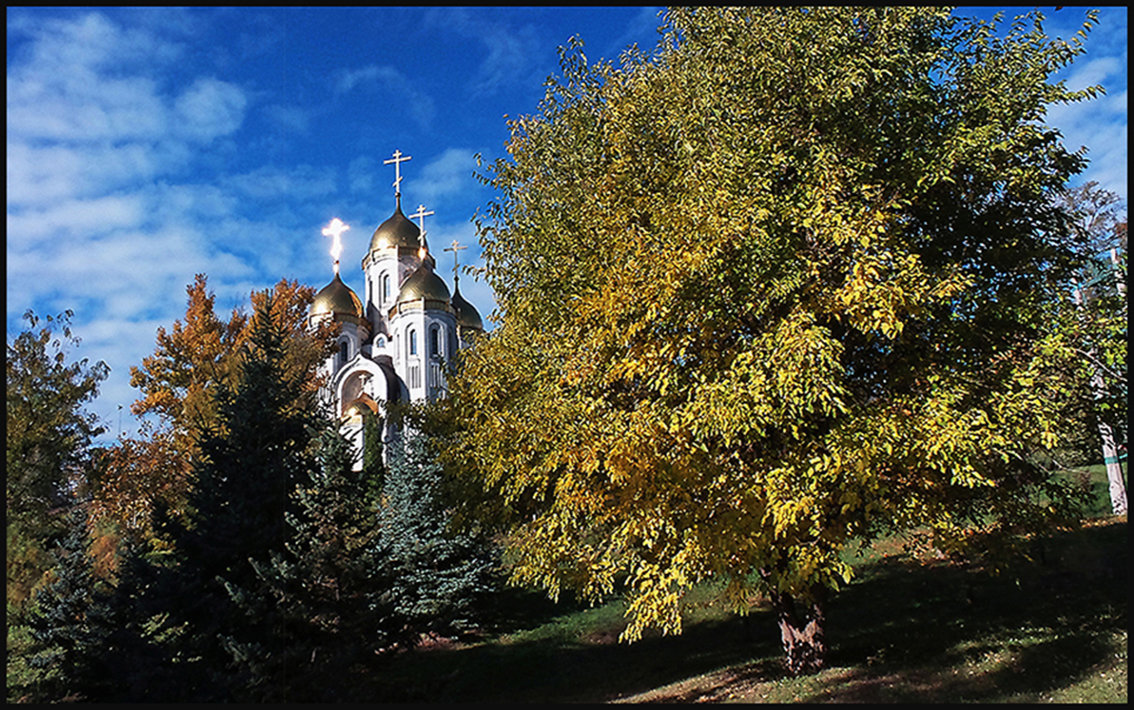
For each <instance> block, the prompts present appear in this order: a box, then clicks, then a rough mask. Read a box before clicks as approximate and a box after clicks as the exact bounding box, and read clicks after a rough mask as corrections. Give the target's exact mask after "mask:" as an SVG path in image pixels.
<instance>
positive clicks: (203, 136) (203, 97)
mask: <svg viewBox="0 0 1134 710" xmlns="http://www.w3.org/2000/svg"><path fill="white" fill-rule="evenodd" d="M247 105H248V99H247V98H246V97H245V96H244V92H243V91H241V90H240V88H238V87H237V86H235V85H234V84H230V83H228V82H226V81H219V80H217V79H212V78H200V79H197V80H196V81H194V82H193V84H192V85H191V86H190V87H189V88H188V89H186V90H185V92H184V93H182V94H181V95H180V96H178V97H177V101H176V103H175V108H176V117H177V121H178V123H177V125H178V126H179V130H180V131H182V132H184V133H185V134H187V135H189V136H192V137H193V138H196V139H198V140H201V141H206V142H207V141H210V140H212V139H214V138H217V137H219V136H226V135H228V134H230V133H232V132H234V131H235V130H236V129H237V128H239V127H240V124H241V122H242V121H243V120H244V109H245V107H246V106H247Z"/></svg>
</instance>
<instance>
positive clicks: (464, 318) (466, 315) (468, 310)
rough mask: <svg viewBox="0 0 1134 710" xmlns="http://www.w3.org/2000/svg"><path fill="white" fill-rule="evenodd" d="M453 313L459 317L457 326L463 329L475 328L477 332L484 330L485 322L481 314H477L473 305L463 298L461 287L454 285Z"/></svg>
mask: <svg viewBox="0 0 1134 710" xmlns="http://www.w3.org/2000/svg"><path fill="white" fill-rule="evenodd" d="M452 304H453V312H454V313H456V316H457V325H458V326H459V327H461V328H475V329H477V330H484V322H483V321H481V319H480V314H479V313H477V311H476V308H474V307H473V304H471V303H469V302H468V301H466V300H465V299H464V297H463V296H461V287H460V286H459V285H457V284H454V288H453V301H452Z"/></svg>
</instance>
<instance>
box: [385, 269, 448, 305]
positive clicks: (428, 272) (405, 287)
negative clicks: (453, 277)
mask: <svg viewBox="0 0 1134 710" xmlns="http://www.w3.org/2000/svg"><path fill="white" fill-rule="evenodd" d="M422 298H424V299H426V300H428V301H443V302H444V303H446V304H448V303H449V287H448V286H446V285H445V282H444V281H442V280H441V277H440V276H438V275H437V274H435V273H433V265H432V263H430V260H429V259H428V258H427V259H425V260H423V261H422V264H421V266H419V267H417V269H416V270H414V272H413V273H412V274H410V275H409V276H407V277H406V280H405V281H404V282H402V287H401V289H400V290H399V291H398V300H397V303H398V305H401V304H402V303H407V302H409V301H417V300H420V299H422Z"/></svg>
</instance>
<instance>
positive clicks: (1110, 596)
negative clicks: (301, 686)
mask: <svg viewBox="0 0 1134 710" xmlns="http://www.w3.org/2000/svg"><path fill="white" fill-rule="evenodd" d="M1126 550H1127V538H1126V520H1125V518H1121V519H1113V518H1112V519H1099V520H1094V521H1089V523H1088V524H1087V525H1086V526H1085V527H1084V528H1083V529H1082V530H1079V531H1077V532H1073V533H1066V534H1060V535H1056V536H1053V537H1050V538H1047V539H1045V540H1043V541H1039V542H1036V543H1035V544H1034V545H1033V548H1032V550H1031V553H1032V556H1033V561H1031V562H1029V561H1026V560H1019V561H1018V562H1017V563H1016V564H1014V565H1013V566H1012V567H1010V568H1009V569H1007V570H1006V571H1004V572H1003V573H1002V574H1000V575H993V574H990V573H989V572H987V571H985V570H982V569H980V568H977V567H974V566H965V565H958V564H953V563H946V562H944V561H942V562H940V563H935V564H930V565H924V564H919V563H917V562H915V561H914V560H912V559H910V558H909V557H908V556H905V555H903V554H901V553H900V552H899V551H898V549H897V548H896V547H895V549H894V550H893V552H895V554H891V555H888V556H881V555H871V556H869V557H868V558H866V559H865V560H864V562H863V563H862V566H861V567H860V569H859V570H858V572H859V573H858V577H857V578H856V580H855V581H854V582H853V583H852V584H851V585H849V586H848V587H847V588H846V589H844V590H843V591H842V592H840V593H839V594H837V595H835V596H834V597H833V599H832V600H831V602H830V606H829V611H828V624H827V641H828V644H829V645H830V648H831V652H830V656H829V667H828V668H827V669H826V670H824V671H823V672H821V673H819V674H817V675H814V676H809V677H804V678H792V677H788V676H786V675H785V674H784V673H783V671H782V670H781V668H780V663H779V659H780V648H779V642H778V631H777V629H776V626H775V623H774V620H773V618H772V616H771V614H770V613H769V612H768V611H766V610H759V609H758V610H756V611H754V612H753V613H752V614H750V615H749V616H748V617H746V618H743V619H741V618H737V617H735V616H732V615H729V614H726V613H723V612H722V611H721V610H720V609H718V608H716V607H715V606H712V605H710V604H708V603H707V600H708V599H710V598H711V593H710V590H707V589H706V590H702V591H701V594H702V596H703V599H704V600H706V603H704V604H702V605H701V606H700V608H697V609H695V610H694V612H693V614H692V615H691V617H690V618H689V620H688V622H687V623H686V627H685V632H684V633H683V634H682V635H681V636H676V637H660V636H653V637H648V638H645V639H643V640H642V641H640V642H638V643H635V644H631V645H626V644H619V643H617V637H618V634H619V633H620V632H621V630H622V628H623V627H624V621H623V619H622V606H621V604H619V603H617V602H613V603H610V604H607V605H605V606H601V607H598V608H594V609H570V608H566V609H564V608H563V607H560V609H559V613H558V615H555V614H554V613H553V614H552V616H551V617H550V618H548V617H544V619H545V620H544V621H542V622H537V621H532V622H531V623H529V624H528V625H527V626H526V627H525V628H523V629H520V630H513V631H510V632H507V633H500V634H498V635H495V636H493V637H491V638H487V639H485V640H483V641H480V642H476V643H467V644H441V645H437V646H433V647H429V648H424V649H419V650H416V651H414V652H412V653H407V654H403V655H401V656H399V657H396V658H394V659H392V660H390V661H388V662H387V663H386V664H384V665H383V666H382V667H380V668H374V669H372V673H370V674H368V677H369V678H371V679H381V680H380V681H378V682H375V683H374V684H372V685H369V684H368V685H369V687H366V688H360V689H359V690H360V691H361V692H362V694H363V695H364V696H365V697H364V698H361V699H366V700H409V701H434V702H499V701H505V702H507V701H514V702H612V701H613V702H706V701H707V702H834V701H844V702H895V703H897V702H1115V703H1118V702H1121V703H1125V702H1126V698H1127V692H1126V686H1127V655H1126V654H1127V652H1126V648H1127V638H1126V636H1127V634H1126V628H1127V619H1126V601H1127V597H1128V591H1129V589H1128V585H1127V576H1126ZM528 603H534V604H535V607H538V606H539V603H538V602H536V601H534V600H533V599H531V598H529V599H528ZM543 611H544V612H545V613H546V612H548V611H553V610H550V609H549V608H548V606H547V604H545V605H544V610H543ZM538 612H539V609H538V608H535V609H534V610H533V613H535V614H536V615H537V616H538Z"/></svg>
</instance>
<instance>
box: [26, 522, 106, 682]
mask: <svg viewBox="0 0 1134 710" xmlns="http://www.w3.org/2000/svg"><path fill="white" fill-rule="evenodd" d="M66 521H67V526H68V532H67V535H66V536H65V537H64V538H63V539H62V541H61V542H60V543H59V544H58V545H57V546H56V548H55V550H54V551H53V553H52V555H53V557H54V558H55V563H56V564H55V567H54V573H55V579H54V581H52V582H51V583H49V584H48V585H46V586H45V587H42V588H40V589H39V590H38V591H37V592H36V594H35V597H34V599H35V605H34V608H33V610H32V611H31V613H30V614H29V626H30V627H31V630H32V637H33V638H34V640H35V642H36V648H35V650H34V652H33V655H32V656H31V658H30V659H29V665H31V666H32V667H33V668H41V669H45V670H47V671H48V673H47V675H46V677H45V679H44V683H43V687H41V688H40V690H39V693H40V697H39V698H37V699H38V700H46V701H58V700H61V699H63V698H68V697H70V698H75V697H78V698H79V699H86V698H85V697H84V696H85V693H84V691H85V690H86V689H87V688H89V687H90V686H91V685H92V682H93V681H94V680H95V679H97V678H99V677H100V676H101V675H103V674H104V672H105V668H104V666H103V664H102V661H101V659H100V658H99V656H98V654H97V653H95V652H93V649H96V648H98V647H99V646H101V645H102V641H103V639H104V638H105V637H106V636H107V635H108V634H109V627H108V625H107V624H106V623H105V622H106V618H105V617H104V616H103V615H102V614H101V613H100V610H102V609H103V608H104V607H103V606H102V605H101V604H99V603H97V602H98V601H99V599H98V597H103V596H105V594H106V590H105V589H104V587H105V584H104V583H102V582H101V580H100V579H99V577H98V575H97V574H96V572H95V569H94V561H93V558H92V557H91V555H90V532H89V530H88V528H87V515H86V511H85V509H84V507H83V506H82V505H81V504H80V505H75V506H73V507H72V508H71V510H70V511H69V512H68V514H67V516H66Z"/></svg>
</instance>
